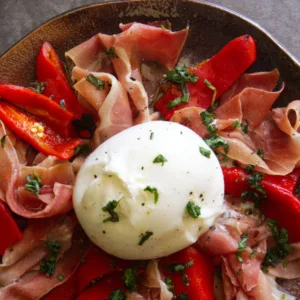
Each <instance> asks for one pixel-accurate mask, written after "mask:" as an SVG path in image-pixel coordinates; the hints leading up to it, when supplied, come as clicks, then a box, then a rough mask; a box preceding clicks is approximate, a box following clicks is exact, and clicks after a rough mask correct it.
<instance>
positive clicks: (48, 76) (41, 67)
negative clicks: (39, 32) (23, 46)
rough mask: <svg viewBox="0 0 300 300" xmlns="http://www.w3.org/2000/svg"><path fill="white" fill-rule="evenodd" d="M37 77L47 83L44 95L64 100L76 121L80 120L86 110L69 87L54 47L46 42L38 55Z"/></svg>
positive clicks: (58, 100)
mask: <svg viewBox="0 0 300 300" xmlns="http://www.w3.org/2000/svg"><path fill="white" fill-rule="evenodd" d="M36 76H37V79H38V81H39V82H45V83H46V84H45V85H44V91H43V94H44V95H46V96H48V97H50V96H52V97H53V100H54V101H55V102H57V103H59V102H60V101H61V100H64V104H65V108H66V109H67V110H68V111H70V112H72V113H73V115H74V117H75V119H80V118H81V116H82V114H83V113H86V110H85V109H84V108H83V106H82V105H81V104H80V103H79V102H78V99H77V97H76V95H75V94H74V92H73V90H72V88H71V87H70V85H69V82H68V79H67V76H66V73H65V71H64V68H63V66H62V64H61V62H60V60H59V58H58V56H57V54H56V53H55V50H54V49H53V47H52V46H51V45H50V44H49V43H47V42H45V43H44V44H43V45H42V47H41V49H40V52H39V54H38V57H37V62H36Z"/></svg>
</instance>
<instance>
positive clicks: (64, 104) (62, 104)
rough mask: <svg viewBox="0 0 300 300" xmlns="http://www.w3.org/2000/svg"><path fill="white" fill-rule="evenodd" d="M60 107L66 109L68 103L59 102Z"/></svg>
mask: <svg viewBox="0 0 300 300" xmlns="http://www.w3.org/2000/svg"><path fill="white" fill-rule="evenodd" d="M59 105H60V107H61V108H63V109H66V102H65V100H64V99H61V100H59Z"/></svg>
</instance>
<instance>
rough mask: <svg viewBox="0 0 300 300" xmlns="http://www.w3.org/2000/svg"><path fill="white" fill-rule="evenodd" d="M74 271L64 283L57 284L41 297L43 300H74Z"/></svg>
mask: <svg viewBox="0 0 300 300" xmlns="http://www.w3.org/2000/svg"><path fill="white" fill-rule="evenodd" d="M76 275H77V274H76V272H75V273H73V275H72V276H71V277H70V278H69V279H67V280H66V281H65V282H64V283H62V284H61V285H59V286H57V287H56V288H55V289H53V290H52V291H51V292H50V293H48V294H47V295H46V296H44V297H43V300H59V299H63V300H74V299H76V296H77V294H76Z"/></svg>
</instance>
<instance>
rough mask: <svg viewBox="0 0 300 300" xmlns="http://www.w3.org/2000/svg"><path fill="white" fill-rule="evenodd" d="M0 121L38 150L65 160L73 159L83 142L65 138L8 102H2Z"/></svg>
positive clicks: (0, 104)
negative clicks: (75, 150) (75, 151)
mask: <svg viewBox="0 0 300 300" xmlns="http://www.w3.org/2000/svg"><path fill="white" fill-rule="evenodd" d="M0 119H1V120H2V121H3V122H4V124H5V125H6V126H7V127H8V128H10V129H11V130H12V131H13V132H15V133H16V134H17V135H18V136H20V137H22V138H23V139H24V140H25V141H27V142H28V143H29V144H31V145H32V146H33V147H35V148H36V149H37V150H39V151H41V152H43V153H44V154H47V155H54V156H56V157H58V158H60V159H63V160H66V159H69V158H71V157H72V156H73V155H74V149H75V148H76V147H77V146H79V145H80V144H81V142H82V139H80V138H63V137H62V136H60V135H59V134H58V133H57V132H55V131H54V130H53V129H52V128H51V127H49V126H47V125H46V124H44V123H42V122H39V120H38V119H36V118H35V117H33V116H30V115H29V114H27V113H25V112H23V111H21V110H19V109H17V108H16V107H14V106H12V105H10V104H9V103H7V102H2V101H0ZM37 125H38V127H37Z"/></svg>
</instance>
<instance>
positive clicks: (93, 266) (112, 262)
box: [77, 247, 134, 293]
mask: <svg viewBox="0 0 300 300" xmlns="http://www.w3.org/2000/svg"><path fill="white" fill-rule="evenodd" d="M133 263H134V262H132V261H125V260H121V259H119V258H116V257H113V256H111V255H109V254H108V253H106V252H104V251H103V250H101V249H100V248H97V247H92V248H91V249H90V250H89V252H88V253H87V255H86V257H85V259H84V260H83V262H82V263H81V264H80V265H79V268H78V272H77V273H78V276H77V291H78V293H81V292H82V291H83V290H84V289H85V288H86V287H87V286H88V285H89V284H90V283H91V282H92V281H93V280H94V279H96V278H98V277H101V276H104V275H106V274H109V273H112V272H114V271H122V270H124V269H126V268H128V267H129V266H130V265H132V264H133Z"/></svg>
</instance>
